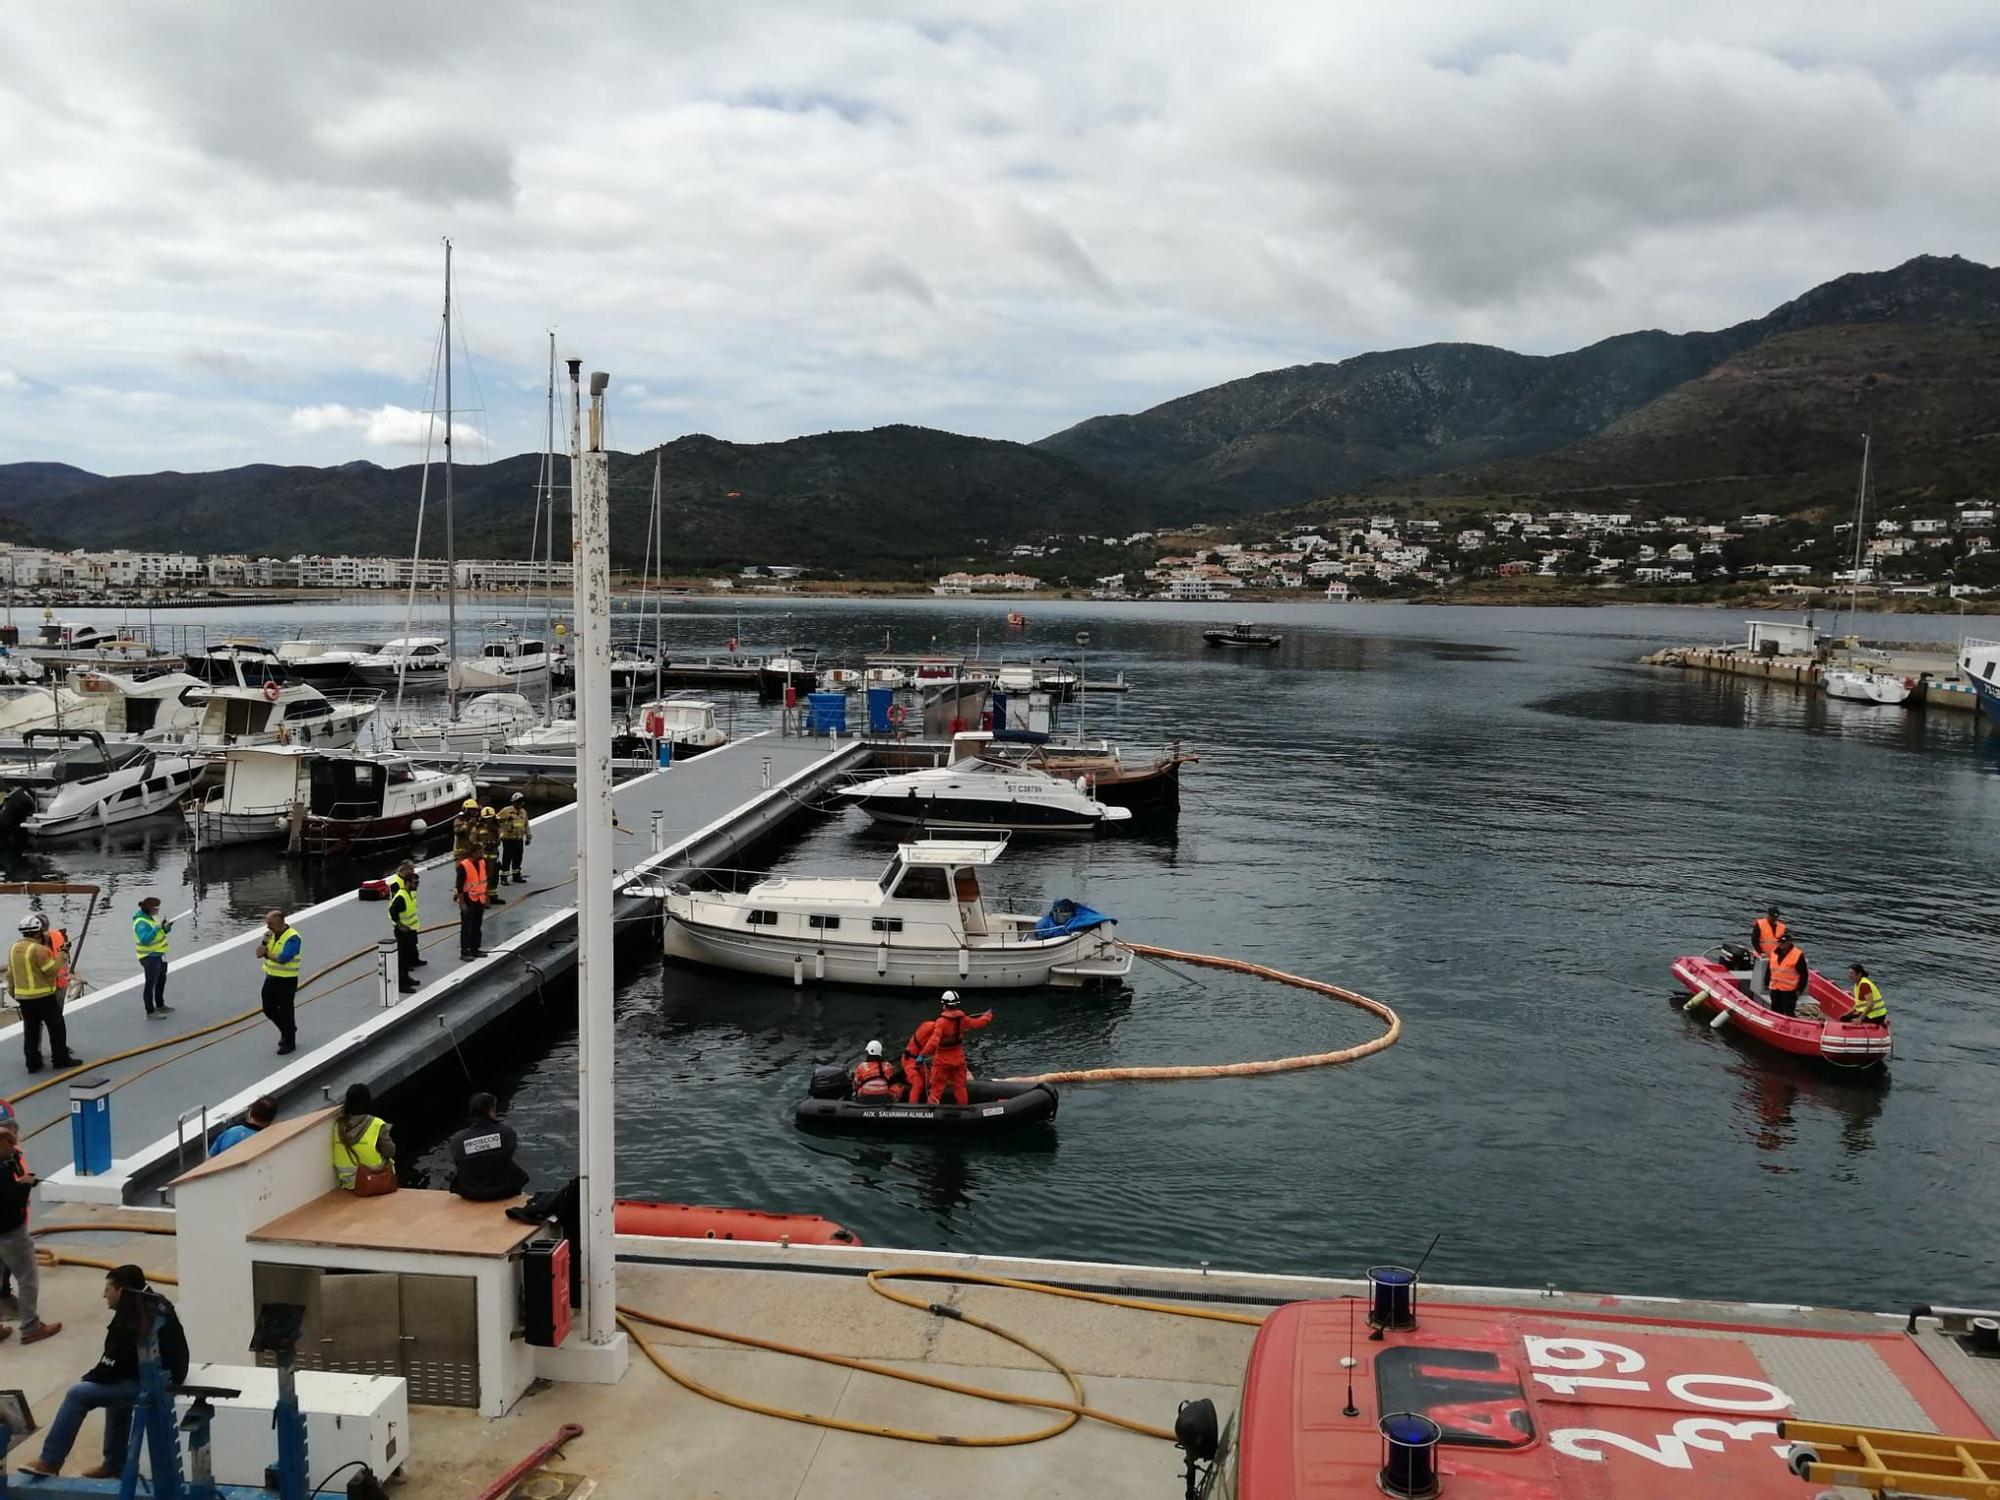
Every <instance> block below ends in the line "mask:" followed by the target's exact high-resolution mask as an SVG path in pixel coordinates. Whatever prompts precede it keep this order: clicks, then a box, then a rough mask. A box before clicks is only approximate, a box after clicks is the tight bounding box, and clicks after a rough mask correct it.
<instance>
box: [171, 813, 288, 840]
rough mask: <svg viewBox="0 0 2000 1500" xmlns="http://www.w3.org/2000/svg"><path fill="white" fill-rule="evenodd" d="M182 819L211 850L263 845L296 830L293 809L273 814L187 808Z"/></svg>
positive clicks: (189, 830)
mask: <svg viewBox="0 0 2000 1500" xmlns="http://www.w3.org/2000/svg"><path fill="white" fill-rule="evenodd" d="M181 816H182V819H183V820H184V821H185V822H186V823H187V826H188V832H190V833H191V834H193V835H194V839H195V842H196V843H197V844H199V845H200V846H201V847H202V848H204V849H208V848H213V847H216V846H217V845H221V844H263V843H272V842H275V841H277V840H279V839H282V838H285V837H287V836H288V835H289V834H290V833H291V831H292V815H291V809H290V808H274V809H272V810H271V811H269V812H234V813H225V812H211V811H209V810H207V809H205V808H194V807H187V806H185V805H184V806H183V807H182V809H181Z"/></svg>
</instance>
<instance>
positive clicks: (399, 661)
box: [352, 635, 451, 689]
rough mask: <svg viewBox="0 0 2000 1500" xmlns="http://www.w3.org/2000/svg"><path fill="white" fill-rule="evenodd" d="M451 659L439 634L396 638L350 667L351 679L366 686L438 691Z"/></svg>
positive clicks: (443, 681)
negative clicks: (351, 671)
mask: <svg viewBox="0 0 2000 1500" xmlns="http://www.w3.org/2000/svg"><path fill="white" fill-rule="evenodd" d="M450 665H451V657H450V655H449V653H447V652H446V650H445V647H444V637H443V636H441V635H399V636H397V637H396V638H395V639H394V640H392V641H384V642H383V643H382V644H381V645H380V646H378V647H377V648H376V649H375V650H373V651H370V652H369V653H368V654H367V655H366V656H363V657H362V658H361V659H360V660H359V661H357V662H355V663H354V665H353V668H352V670H353V672H354V678H355V681H357V682H365V683H367V684H368V685H369V686H370V687H383V688H388V687H401V688H404V689H422V688H441V687H443V686H444V685H445V669H446V668H448V667H449V666H450Z"/></svg>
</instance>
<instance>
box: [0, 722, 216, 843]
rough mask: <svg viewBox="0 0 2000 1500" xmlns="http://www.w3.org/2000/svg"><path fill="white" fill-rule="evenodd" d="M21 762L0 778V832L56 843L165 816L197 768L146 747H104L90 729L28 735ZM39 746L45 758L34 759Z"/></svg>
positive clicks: (189, 760)
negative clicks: (1, 793) (0, 786)
mask: <svg viewBox="0 0 2000 1500" xmlns="http://www.w3.org/2000/svg"><path fill="white" fill-rule="evenodd" d="M22 740H23V743H24V746H25V748H26V751H27V753H28V755H29V756H30V757H31V758H30V759H29V760H27V761H25V762H23V763H18V764H16V765H14V766H11V767H9V768H8V769H7V770H5V771H4V772H0V782H4V784H5V785H6V786H7V788H8V791H7V795H6V797H5V799H4V800H0V828H18V829H19V830H20V831H21V832H22V833H23V834H25V835H27V836H28V837H29V838H57V837H60V836H61V835H63V834H68V833H83V832H87V831H90V830H92V829H98V828H108V827H110V826H112V825H113V824H116V823H129V822H131V821H132V820H133V819H135V818H144V817H150V816H151V815H152V814H154V813H158V812H168V811H171V810H172V809H173V808H174V807H175V806H176V805H177V804H178V803H179V802H180V800H181V798H182V797H184V796H186V795H187V794H188V792H189V791H191V790H192V789H193V787H194V785H195V782H196V781H197V780H198V779H199V777H200V776H201V773H202V769H203V762H202V761H201V760H200V759H199V758H197V757H195V756H189V755H170V754H162V753H160V752H159V751H157V750H155V749H154V748H153V747H152V746H150V745H141V744H133V743H131V742H129V741H127V742H120V743H116V744H113V743H108V742H107V741H106V740H105V738H104V736H103V735H101V734H99V733H98V732H97V731H96V730H94V729H61V730H57V729H31V730H29V731H28V732H27V733H26V734H25V735H23V736H22ZM43 746H47V747H48V749H49V752H50V753H49V754H48V755H46V756H42V757H38V758H34V757H35V752H37V751H38V750H40V749H41V748H42V747H43Z"/></svg>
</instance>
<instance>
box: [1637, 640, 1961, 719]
mask: <svg viewBox="0 0 2000 1500" xmlns="http://www.w3.org/2000/svg"><path fill="white" fill-rule="evenodd" d="M1871 660H1874V661H1875V663H1876V664H1877V665H1880V666H1882V667H1883V668H1885V669H1886V670H1887V671H1890V672H1893V673H1897V674H1899V675H1901V676H1903V677H1907V678H1910V679H1912V680H1913V681H1917V680H1923V679H1926V678H1927V679H1928V680H1927V681H1923V691H1922V693H1920V694H1917V695H1913V696H1912V698H1911V700H1910V706H1911V707H1923V708H1941V709H1945V710H1948V711H1952V712H1958V713H1974V712H1977V711H1978V708H1979V699H1978V696H1977V695H1976V694H1975V693H1974V692H1973V690H1972V684H1971V683H1969V682H1967V681H1966V680H1965V678H1964V677H1963V676H1962V675H1961V674H1960V672H1959V670H1958V661H1957V658H1956V656H1954V655H1953V654H1952V653H1951V652H1949V651H1925V650H1920V649H1916V648H1910V647H1900V648H1897V647H1892V648H1889V649H1888V650H1887V651H1885V652H1884V653H1882V655H1881V656H1880V657H1872V656H1871ZM1640 665H1641V666H1648V667H1685V668H1689V669H1691V670H1694V671H1701V672H1723V673H1726V674H1728V675H1730V676H1733V677H1754V678H1757V679H1759V680H1761V681H1764V682H1783V683H1789V684H1791V685H1792V686H1793V687H1798V688H1804V689H1806V690H1807V691H1808V692H1817V691H1819V689H1820V685H1821V681H1822V679H1823V677H1824V676H1825V673H1826V668H1827V667H1828V666H1838V665H1840V663H1839V661H1838V660H1834V661H1830V662H1822V661H1820V660H1819V659H1818V658H1817V657H1812V656H1782V655H1781V656H1766V655H1761V654H1756V653H1752V652H1750V651H1747V650H1744V649H1743V648H1742V647H1740V646H1737V647H1731V646H1671V647H1669V648H1667V649H1666V650H1664V651H1655V652H1654V653H1653V654H1652V655H1650V656H1645V657H1641V658H1640Z"/></svg>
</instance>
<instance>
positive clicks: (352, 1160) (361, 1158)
mask: <svg viewBox="0 0 2000 1500" xmlns="http://www.w3.org/2000/svg"><path fill="white" fill-rule="evenodd" d="M381 1136H382V1120H381V1117H380V1116H379V1115H374V1116H370V1117H369V1120H368V1128H367V1129H366V1130H364V1131H362V1132H361V1139H360V1140H358V1141H356V1142H355V1143H354V1144H353V1146H352V1147H350V1146H349V1145H348V1144H347V1142H345V1141H343V1140H342V1139H341V1138H340V1120H339V1117H338V1116H336V1117H335V1118H334V1122H333V1175H334V1176H335V1177H336V1178H337V1179H339V1182H340V1185H341V1186H342V1187H344V1188H351V1187H353V1186H354V1174H355V1172H356V1170H357V1169H359V1168H361V1167H379V1166H381V1165H382V1153H381V1152H380V1151H377V1150H376V1149H375V1142H376V1141H378V1140H379V1139H381Z"/></svg>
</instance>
